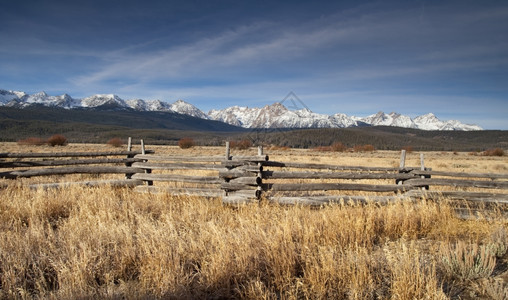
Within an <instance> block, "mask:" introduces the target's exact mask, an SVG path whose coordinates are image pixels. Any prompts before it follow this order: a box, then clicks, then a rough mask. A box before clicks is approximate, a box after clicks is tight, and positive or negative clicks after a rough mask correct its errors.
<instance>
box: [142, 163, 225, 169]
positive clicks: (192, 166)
mask: <svg viewBox="0 0 508 300" xmlns="http://www.w3.org/2000/svg"><path fill="white" fill-rule="evenodd" d="M132 166H133V167H135V168H141V169H154V170H217V169H222V168H223V167H222V166H221V165H219V164H216V165H214V164H197V163H189V164H186V163H151V162H136V163H134V164H132Z"/></svg>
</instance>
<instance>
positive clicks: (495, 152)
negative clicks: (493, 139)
mask: <svg viewBox="0 0 508 300" xmlns="http://www.w3.org/2000/svg"><path fill="white" fill-rule="evenodd" d="M483 155H484V156H503V155H504V150H503V149H501V148H495V149H488V150H485V151H484V152H483Z"/></svg>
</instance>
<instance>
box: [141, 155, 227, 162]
mask: <svg viewBox="0 0 508 300" xmlns="http://www.w3.org/2000/svg"><path fill="white" fill-rule="evenodd" d="M134 157H135V158H139V159H144V160H147V161H167V162H169V161H174V162H185V161H189V162H191V161H192V162H217V163H219V162H221V161H223V160H224V157H223V156H186V155H142V154H138V155H136V156H134Z"/></svg>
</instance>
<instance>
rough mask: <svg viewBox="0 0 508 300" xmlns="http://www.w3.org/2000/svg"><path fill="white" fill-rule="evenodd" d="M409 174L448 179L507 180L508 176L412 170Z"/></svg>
mask: <svg viewBox="0 0 508 300" xmlns="http://www.w3.org/2000/svg"><path fill="white" fill-rule="evenodd" d="M411 174H415V175H425V176H448V177H466V178H488V179H508V174H495V173H459V172H442V171H428V170H425V171H421V170H413V171H411Z"/></svg>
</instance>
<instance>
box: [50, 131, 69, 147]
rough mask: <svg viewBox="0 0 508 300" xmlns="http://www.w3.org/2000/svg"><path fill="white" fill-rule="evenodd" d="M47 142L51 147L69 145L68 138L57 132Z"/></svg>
mask: <svg viewBox="0 0 508 300" xmlns="http://www.w3.org/2000/svg"><path fill="white" fill-rule="evenodd" d="M47 143H48V145H50V146H51V147H54V146H65V145H67V138H66V137H65V136H63V135H61V134H55V135H52V136H51V137H50V138H49V139H48V140H47Z"/></svg>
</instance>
